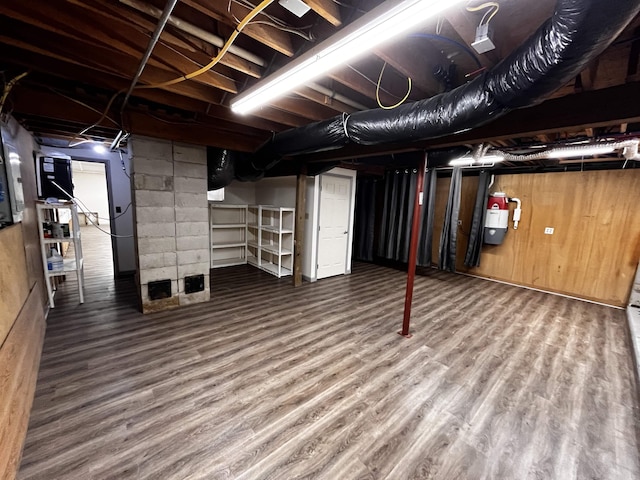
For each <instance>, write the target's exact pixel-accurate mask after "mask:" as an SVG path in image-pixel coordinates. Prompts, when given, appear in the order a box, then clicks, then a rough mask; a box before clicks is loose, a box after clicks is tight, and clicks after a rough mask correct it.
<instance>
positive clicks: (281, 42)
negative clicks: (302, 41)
mask: <svg viewBox="0 0 640 480" xmlns="http://www.w3.org/2000/svg"><path fill="white" fill-rule="evenodd" d="M182 3H184V4H185V5H188V6H189V7H191V8H193V9H194V10H196V11H198V12H200V13H203V14H205V15H207V16H208V17H211V18H213V19H215V20H217V21H219V22H223V23H225V24H227V25H229V26H231V27H233V28H235V26H236V24H237V22H236V21H235V20H234V18H233V17H232V16H230V15H229V14H228V12H227V9H226V7H227V2H226V1H225V2H207V1H206V0H182ZM249 12H250V10H249V9H248V8H246V7H243V6H242V5H238V4H237V3H235V2H232V4H231V13H232V14H233V15H235V16H236V17H237V18H238V19H240V20H242V19H243V18H244V17H245V16H246V15H247V14H248V13H249ZM242 32H243V33H245V34H246V35H248V36H249V37H251V38H253V39H254V40H257V41H258V42H260V43H262V44H264V45H266V46H268V47H271V48H273V49H274V50H276V51H277V52H280V53H282V54H284V55H286V56H288V57H291V56H293V54H294V53H295V50H294V48H293V44H292V42H291V37H290V36H289V34H288V33H286V32H284V31H282V30H278V29H277V28H274V27H272V26H269V25H264V24H259V23H253V24H249V25H247V26H246V27H245V28H244V30H243V31H242Z"/></svg>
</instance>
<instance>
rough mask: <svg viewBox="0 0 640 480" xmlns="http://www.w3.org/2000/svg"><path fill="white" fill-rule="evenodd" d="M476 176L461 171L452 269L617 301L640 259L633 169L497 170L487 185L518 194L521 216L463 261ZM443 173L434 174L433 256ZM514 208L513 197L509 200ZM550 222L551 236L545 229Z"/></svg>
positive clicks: (638, 178) (445, 182) (639, 207)
mask: <svg viewBox="0 0 640 480" xmlns="http://www.w3.org/2000/svg"><path fill="white" fill-rule="evenodd" d="M477 182H478V179H477V177H464V178H463V184H462V200H461V207H460V220H462V222H461V225H459V227H458V249H457V259H458V261H457V269H458V270H459V271H461V272H468V273H472V274H475V275H479V276H483V277H486V278H493V279H497V280H502V281H506V282H511V283H515V284H519V285H524V286H529V287H534V288H539V289H542V290H547V291H552V292H557V293H563V294H568V295H573V296H576V297H580V298H585V299H588V300H595V301H598V302H603V303H607V304H610V305H616V306H624V305H626V304H627V301H628V298H629V293H630V290H631V285H632V283H633V278H634V273H635V268H636V266H637V265H638V260H639V258H640V170H608V171H592V172H563V173H540V174H521V175H501V176H496V180H495V184H494V185H493V187H492V189H491V191H492V192H493V191H504V192H506V193H507V195H509V196H511V197H518V198H520V199H521V200H522V220H521V222H520V224H519V226H518V230H513V223H512V222H511V218H512V215H511V214H510V216H509V232H508V233H507V237H506V239H505V242H504V243H503V244H502V245H499V246H491V245H484V246H483V249H482V257H481V260H480V267H478V268H471V269H470V268H467V267H465V266H464V264H463V261H464V255H465V252H466V248H467V243H468V231H469V226H470V224H471V215H472V213H473V204H474V201H475V192H476V189H477V184H478V183H477ZM449 183H450V180H449V179H448V178H441V179H439V180H438V186H437V201H436V222H435V227H434V255H435V256H434V258H435V259H437V258H438V257H437V252H438V246H439V244H440V232H441V230H442V217H443V215H444V209H445V206H446V201H447V195H448V191H449ZM510 207H511V210H512V211H513V208H514V204H511V205H510ZM545 227H553V228H554V229H555V231H554V234H553V235H545V234H544V228H545Z"/></svg>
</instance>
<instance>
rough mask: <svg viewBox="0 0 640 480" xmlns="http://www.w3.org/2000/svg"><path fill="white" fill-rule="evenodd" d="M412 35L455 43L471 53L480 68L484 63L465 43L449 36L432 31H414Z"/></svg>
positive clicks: (467, 52)
mask: <svg viewBox="0 0 640 480" xmlns="http://www.w3.org/2000/svg"><path fill="white" fill-rule="evenodd" d="M410 36H411V37H414V38H427V39H430V40H441V41H443V42H447V43H450V44H452V45H455V46H456V47H458V48H459V49H460V50H462V51H463V52H464V53H466V54H467V55H469V56H470V57H471V58H472V59H473V61H474V62H475V63H476V65H477V66H478V68H482V63H480V60H478V57H476V55H475V53H473V51H472V50H471V49H470V48H469V47H467V46H466V45H464V44H463V43H460V42H457V41H455V40H453V39H451V38H449V37H444V36H442V35H438V34H432V33H414V34H413V35H410Z"/></svg>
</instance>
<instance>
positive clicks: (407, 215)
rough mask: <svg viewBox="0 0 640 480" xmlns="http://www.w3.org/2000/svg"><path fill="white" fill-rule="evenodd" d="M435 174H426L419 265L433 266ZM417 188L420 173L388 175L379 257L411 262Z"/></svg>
mask: <svg viewBox="0 0 640 480" xmlns="http://www.w3.org/2000/svg"><path fill="white" fill-rule="evenodd" d="M435 180H436V173H435V171H428V172H427V173H426V174H425V185H424V188H423V192H424V194H423V202H422V207H421V212H420V217H421V218H420V236H419V244H418V259H417V263H418V265H430V264H431V238H432V236H433V208H434V205H435ZM417 188H418V171H417V170H415V169H412V170H396V171H394V172H389V173H387V176H386V178H385V189H384V206H383V210H382V220H381V223H380V230H379V242H378V251H377V254H378V256H379V257H382V258H386V259H388V260H395V261H398V262H402V263H408V261H409V244H410V242H411V223H412V221H413V203H414V200H415V196H416V189H417Z"/></svg>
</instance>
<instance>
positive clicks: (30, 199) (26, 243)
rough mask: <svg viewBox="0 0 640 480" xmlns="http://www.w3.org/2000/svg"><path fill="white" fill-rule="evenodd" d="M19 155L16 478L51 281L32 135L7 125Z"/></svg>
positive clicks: (6, 247) (7, 248) (0, 391)
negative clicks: (43, 255) (47, 280)
mask: <svg viewBox="0 0 640 480" xmlns="http://www.w3.org/2000/svg"><path fill="white" fill-rule="evenodd" d="M2 130H3V138H9V139H10V140H11V144H12V145H13V146H14V147H15V148H16V149H17V151H18V152H19V154H20V160H21V161H20V174H21V178H22V189H23V195H24V199H25V209H24V211H23V215H22V222H21V223H18V224H15V225H12V226H10V227H7V228H5V229H2V230H0V479H2V480H4V479H5V478H6V479H13V478H14V476H15V472H16V469H17V468H18V466H19V463H20V454H21V451H22V446H23V444H24V438H25V436H26V433H27V424H28V421H29V413H30V411H31V404H32V402H33V393H34V390H35V386H36V379H37V374H38V366H39V363H40V353H41V351H42V343H43V339H44V330H45V320H44V319H45V311H46V299H47V295H46V285H45V283H44V269H43V265H42V258H41V253H40V241H39V238H38V220H37V213H36V207H35V199H36V197H37V193H36V175H35V165H34V161H33V152H34V149H36V148H37V146H36V144H35V142H34V141H33V138H32V137H31V134H29V132H27V131H26V130H25V129H24V128H22V127H21V126H20V125H18V123H17V122H16V121H15V120H14V119H12V118H10V120H9V122H8V123H7V124H3V125H2Z"/></svg>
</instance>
